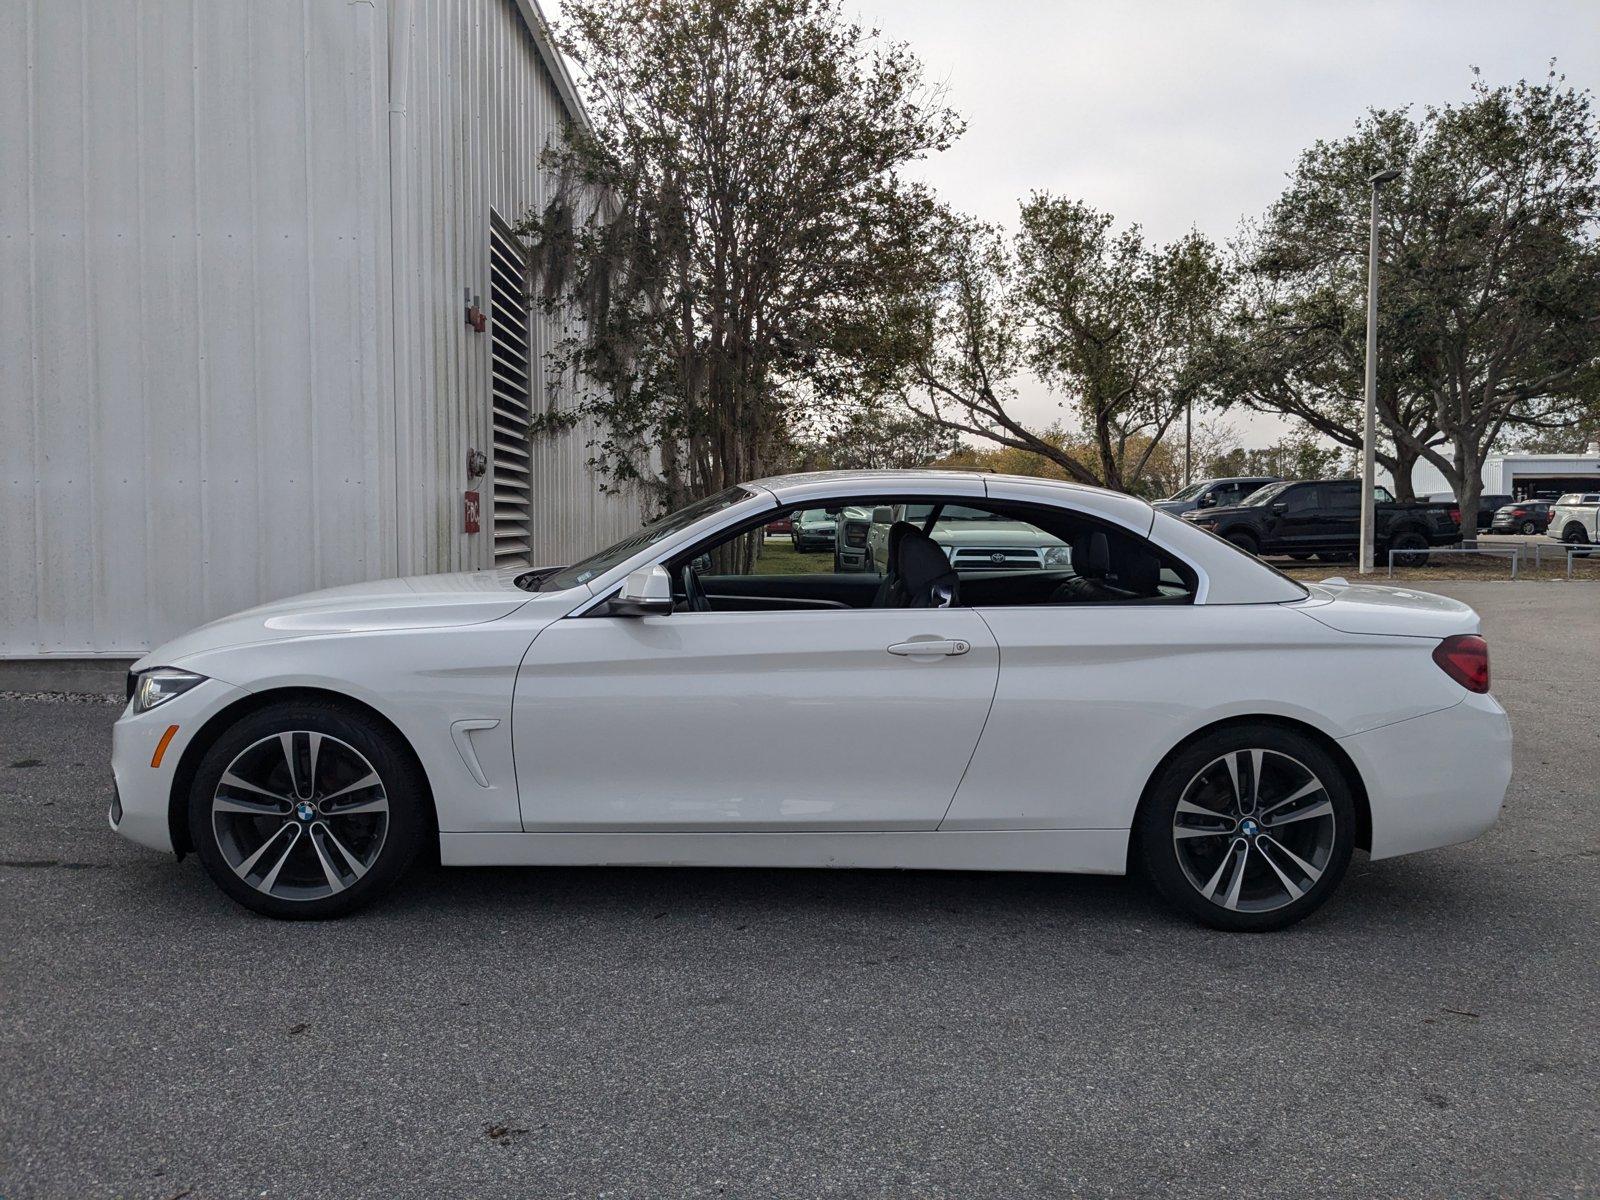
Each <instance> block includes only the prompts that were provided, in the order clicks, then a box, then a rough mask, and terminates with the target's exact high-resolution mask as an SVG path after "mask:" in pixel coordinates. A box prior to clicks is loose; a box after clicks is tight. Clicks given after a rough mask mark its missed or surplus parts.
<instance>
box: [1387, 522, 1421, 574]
mask: <svg viewBox="0 0 1600 1200" xmlns="http://www.w3.org/2000/svg"><path fill="white" fill-rule="evenodd" d="M1389 549H1391V550H1393V551H1395V552H1396V553H1395V556H1394V561H1395V563H1396V565H1398V566H1402V567H1425V566H1427V565H1428V539H1427V538H1425V537H1423V536H1422V535H1421V534H1420V533H1417V532H1416V531H1415V530H1407V531H1405V532H1404V533H1397V534H1395V535H1394V540H1393V541H1391V542H1390V543H1389ZM1401 551H1404V553H1401Z"/></svg>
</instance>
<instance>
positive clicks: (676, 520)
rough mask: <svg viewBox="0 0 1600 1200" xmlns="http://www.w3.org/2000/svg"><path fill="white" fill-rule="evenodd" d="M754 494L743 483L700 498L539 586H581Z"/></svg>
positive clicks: (555, 589) (554, 588)
mask: <svg viewBox="0 0 1600 1200" xmlns="http://www.w3.org/2000/svg"><path fill="white" fill-rule="evenodd" d="M753 495H755V493H754V492H750V491H746V490H745V489H744V488H742V487H731V488H729V489H728V490H727V491H725V492H718V493H717V494H716V495H715V496H707V497H706V498H705V499H703V500H696V501H695V502H694V503H693V504H690V505H688V506H686V507H684V508H680V509H679V510H678V511H677V512H675V513H668V514H667V515H666V516H664V517H662V518H661V519H660V520H658V521H652V522H651V523H650V524H648V525H646V526H645V527H644V528H643V529H641V530H639V532H638V533H635V534H633V535H632V536H630V537H625V538H623V539H622V540H621V541H620V542H618V543H617V544H616V545H614V546H607V547H606V548H605V549H604V550H602V551H600V552H599V553H598V554H591V555H590V556H589V557H588V558H586V559H584V560H583V561H582V562H576V563H573V564H572V565H571V566H570V567H567V568H565V569H564V570H561V571H557V572H556V573H555V574H554V575H550V576H548V577H546V578H544V579H541V580H540V581H539V588H538V590H539V591H541V592H559V591H561V590H562V589H564V588H570V587H577V586H578V585H579V584H580V583H588V582H589V580H591V579H593V578H594V577H595V576H596V575H603V574H605V573H606V572H607V571H609V570H610V569H611V568H612V567H614V566H616V565H617V564H618V563H620V562H622V561H624V560H625V559H628V558H632V557H633V556H634V555H635V554H637V553H638V552H639V551H641V550H643V549H645V548H646V547H649V546H653V545H655V544H656V543H657V542H659V541H661V540H663V539H664V538H669V537H671V536H672V535H673V534H675V533H677V532H679V531H680V530H683V529H687V528H688V527H689V526H690V525H693V524H694V523H695V522H696V521H698V520H700V519H701V518H702V517H709V516H710V515H711V514H712V513H716V512H721V511H722V510H723V509H725V508H731V507H733V505H735V504H737V503H739V501H741V500H747V499H749V498H750V497H751V496H753Z"/></svg>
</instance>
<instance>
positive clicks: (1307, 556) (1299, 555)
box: [1289, 550, 1311, 562]
mask: <svg viewBox="0 0 1600 1200" xmlns="http://www.w3.org/2000/svg"><path fill="white" fill-rule="evenodd" d="M1289 557H1290V558H1292V559H1294V560H1295V562H1310V561H1311V552H1310V551H1309V550H1296V551H1295V552H1294V553H1293V554H1291V555H1289Z"/></svg>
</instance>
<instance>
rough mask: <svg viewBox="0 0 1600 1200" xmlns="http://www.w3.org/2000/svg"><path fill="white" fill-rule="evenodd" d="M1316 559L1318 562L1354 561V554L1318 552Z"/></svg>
mask: <svg viewBox="0 0 1600 1200" xmlns="http://www.w3.org/2000/svg"><path fill="white" fill-rule="evenodd" d="M1317 561H1318V562H1319V563H1347V562H1354V561H1355V555H1353V554H1334V553H1319V554H1318V555H1317Z"/></svg>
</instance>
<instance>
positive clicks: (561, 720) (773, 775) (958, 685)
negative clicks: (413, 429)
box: [512, 607, 999, 832]
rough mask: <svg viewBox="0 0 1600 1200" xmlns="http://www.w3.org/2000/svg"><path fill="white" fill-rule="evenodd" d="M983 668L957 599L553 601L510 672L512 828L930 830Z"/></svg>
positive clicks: (951, 778)
mask: <svg viewBox="0 0 1600 1200" xmlns="http://www.w3.org/2000/svg"><path fill="white" fill-rule="evenodd" d="M998 677H999V651H998V648H997V646H996V644H995V640H994V637H993V635H992V634H990V632H989V629H988V626H987V625H985V624H984V622H983V620H982V619H981V618H980V617H979V616H978V615H977V613H975V612H973V611H972V610H970V609H963V608H944V609H939V608H925V609H896V608H845V607H839V608H829V609H822V610H816V609H813V610H810V611H777V612H774V611H709V612H673V613H670V614H666V615H659V616H647V617H626V616H611V615H605V614H604V612H603V610H595V611H592V612H591V613H590V614H589V615H578V616H569V617H567V618H564V619H562V620H559V621H556V622H555V623H554V624H552V625H550V626H548V627H547V628H546V629H545V630H544V631H543V632H541V633H540V634H539V636H538V637H537V638H536V639H535V640H534V642H533V644H532V646H530V647H529V649H528V652H527V654H526V656H525V657H524V659H523V662H522V666H521V669H520V670H519V672H518V674H517V682H516V692H515V701H514V709H513V718H512V740H513V746H514V749H515V754H516V762H517V782H518V787H519V795H520V801H521V806H522V821H523V827H524V828H525V829H527V830H529V831H554V830H576V831H585V832H605V831H631V832H652V831H655V832H668V831H671V832H740V831H756V832H772V831H784V830H789V831H808V830H809V831H826V830H915V829H933V828H934V827H936V826H937V824H938V822H939V820H940V818H941V817H942V816H943V814H944V812H945V810H946V809H947V808H948V807H949V804H950V801H951V798H952V797H953V796H954V795H955V791H956V787H957V786H958V784H959V783H960V781H961V774H962V772H963V771H964V770H965V769H966V766H967V763H968V761H969V760H970V759H971V757H972V752H973V750H974V749H975V748H976V746H977V742H978V735H979V734H980V733H981V732H982V730H983V724H984V721H985V719H986V718H987V716H988V713H989V706H990V704H991V702H992V701H993V698H994V692H995V686H996V683H997V680H998Z"/></svg>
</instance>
